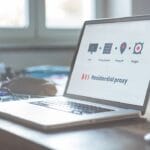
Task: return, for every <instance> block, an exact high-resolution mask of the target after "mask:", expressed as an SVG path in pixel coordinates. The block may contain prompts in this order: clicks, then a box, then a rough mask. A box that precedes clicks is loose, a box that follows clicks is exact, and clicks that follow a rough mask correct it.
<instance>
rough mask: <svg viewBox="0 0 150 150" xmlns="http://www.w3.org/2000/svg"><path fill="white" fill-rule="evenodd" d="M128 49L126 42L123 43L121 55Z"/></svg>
mask: <svg viewBox="0 0 150 150" xmlns="http://www.w3.org/2000/svg"><path fill="white" fill-rule="evenodd" d="M126 48H127V43H126V42H123V43H121V45H120V52H121V54H123V53H124V51H125V50H126Z"/></svg>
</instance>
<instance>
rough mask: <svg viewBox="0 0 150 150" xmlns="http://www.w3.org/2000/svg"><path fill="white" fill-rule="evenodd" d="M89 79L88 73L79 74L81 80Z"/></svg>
mask: <svg viewBox="0 0 150 150" xmlns="http://www.w3.org/2000/svg"><path fill="white" fill-rule="evenodd" d="M89 79H90V75H89V74H85V73H83V74H82V75H81V80H89Z"/></svg>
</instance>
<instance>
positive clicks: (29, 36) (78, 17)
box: [0, 0, 131, 47]
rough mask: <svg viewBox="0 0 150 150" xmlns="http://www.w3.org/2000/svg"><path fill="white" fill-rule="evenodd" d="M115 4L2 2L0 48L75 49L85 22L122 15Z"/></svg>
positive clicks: (62, 0)
mask: <svg viewBox="0 0 150 150" xmlns="http://www.w3.org/2000/svg"><path fill="white" fill-rule="evenodd" d="M114 1H115V3H112V2H111V1H110V2H109V1H105V0H0V4H1V5H0V46H11V47H12V45H13V46H76V44H77V41H78V37H79V34H80V29H81V26H82V24H83V22H84V21H85V20H89V19H95V18H101V17H109V13H111V14H113V13H112V11H116V10H117V11H116V12H117V13H118V11H121V12H122V9H116V7H113V6H114V5H116V4H118V3H117V1H120V0H114ZM126 1H128V2H129V3H128V5H130V4H131V1H130V0H126ZM109 3H110V4H111V5H113V6H111V7H110V6H109V7H108V4H109ZM120 5H121V2H120V3H119V6H118V5H117V7H118V8H120ZM123 5H124V4H123ZM123 5H122V6H123ZM123 7H124V6H123ZM128 7H129V6H126V8H128ZM106 8H107V9H106ZM112 8H115V9H114V10H113V9H112ZM126 10H127V9H126ZM125 14H126V13H125Z"/></svg>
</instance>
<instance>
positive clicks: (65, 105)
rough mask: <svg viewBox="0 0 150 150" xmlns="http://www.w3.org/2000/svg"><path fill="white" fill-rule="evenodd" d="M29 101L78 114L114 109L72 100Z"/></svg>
mask: <svg viewBox="0 0 150 150" xmlns="http://www.w3.org/2000/svg"><path fill="white" fill-rule="evenodd" d="M29 103H30V104H34V105H38V106H42V107H46V108H51V109H55V110H59V111H64V112H68V113H73V114H78V115H83V114H94V113H99V112H106V111H112V110H110V109H106V108H102V107H97V106H91V105H87V104H81V103H76V102H72V101H59V100H50V101H34V102H29Z"/></svg>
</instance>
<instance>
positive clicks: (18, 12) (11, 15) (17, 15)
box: [0, 0, 28, 28]
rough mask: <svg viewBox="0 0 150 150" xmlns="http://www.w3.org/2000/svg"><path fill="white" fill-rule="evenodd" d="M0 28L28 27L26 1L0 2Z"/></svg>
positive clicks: (2, 0) (7, 0)
mask: <svg viewBox="0 0 150 150" xmlns="http://www.w3.org/2000/svg"><path fill="white" fill-rule="evenodd" d="M0 4H1V7H0V27H1V28H9V27H11V28H13V27H18V28H19V27H26V26H27V25H28V20H27V10H26V5H27V4H26V0H13V1H10V0H5V1H4V0H0Z"/></svg>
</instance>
